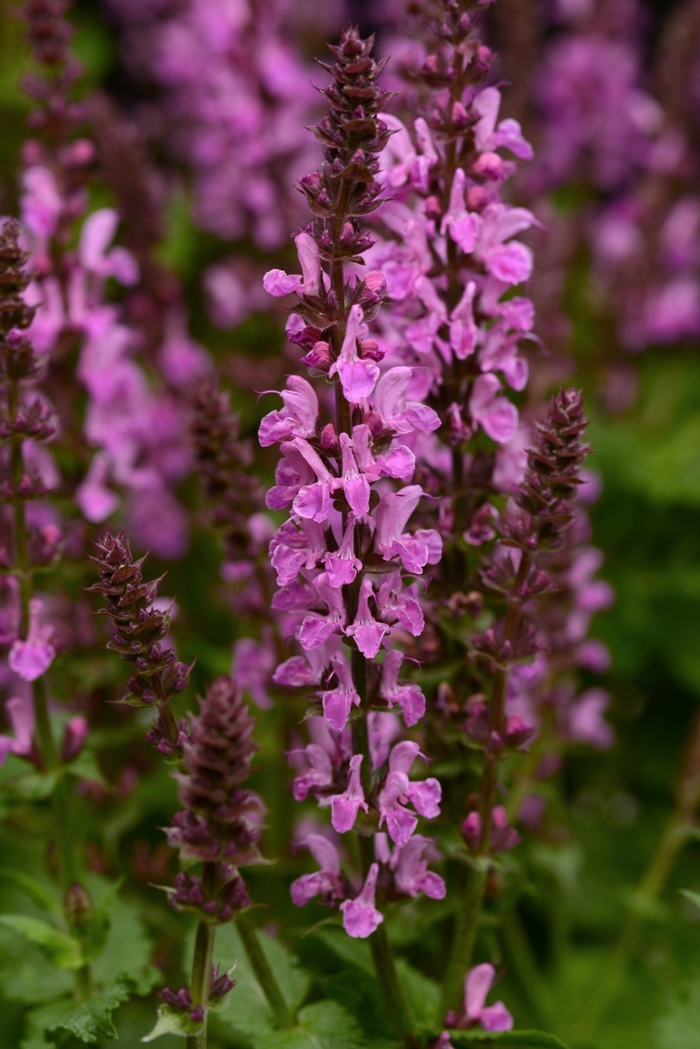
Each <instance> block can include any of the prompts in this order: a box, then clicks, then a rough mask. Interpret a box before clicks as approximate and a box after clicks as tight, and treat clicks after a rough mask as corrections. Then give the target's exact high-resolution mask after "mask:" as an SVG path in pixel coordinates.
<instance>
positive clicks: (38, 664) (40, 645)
mask: <svg viewBox="0 0 700 1049" xmlns="http://www.w3.org/2000/svg"><path fill="white" fill-rule="evenodd" d="M42 612H43V603H42V601H41V599H40V598H38V597H33V598H32V599H31V601H30V602H29V630H28V631H27V637H26V640H25V641H21V640H19V639H18V640H17V641H15V642H14V644H13V645H12V648H11V649H10V655H9V658H8V664H9V667H10V670H11V671H12V672H13V673H14V674H18V675H19V676H20V677H21V678H23V679H24V680H25V681H36V679H37V678H39V677H41V675H42V674H45V673H46V671H47V670H48V669H49V667H50V666H51V664H52V663H53V661H54V659H55V658H56V649H55V648H54V646H53V644H52V643H51V638H52V637H53V628H52V627H50V626H48V625H46V624H42V622H41V616H42Z"/></svg>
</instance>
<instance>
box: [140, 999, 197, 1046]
mask: <svg viewBox="0 0 700 1049" xmlns="http://www.w3.org/2000/svg"><path fill="white" fill-rule="evenodd" d="M201 1026H202V1025H201V1023H194V1022H193V1021H192V1020H190V1018H189V1016H188V1015H187V1013H180V1012H177V1011H176V1010H175V1009H173V1008H171V1006H169V1005H161V1006H160V1008H159V1009H158V1019H157V1020H156V1025H155V1027H154V1028H153V1030H152V1031H149V1033H148V1034H147V1035H144V1037H143V1038H142V1039H141V1041H142V1042H154V1041H155V1040H156V1038H161V1037H162V1036H163V1035H164V1034H174V1035H177V1036H178V1037H179V1038H187V1036H188V1035H190V1034H195V1033H196V1032H197V1031H198V1030H199V1029H200V1028H201Z"/></svg>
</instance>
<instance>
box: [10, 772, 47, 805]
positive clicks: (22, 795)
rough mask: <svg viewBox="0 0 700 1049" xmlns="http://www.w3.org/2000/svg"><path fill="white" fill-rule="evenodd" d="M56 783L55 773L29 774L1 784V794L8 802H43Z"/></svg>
mask: <svg viewBox="0 0 700 1049" xmlns="http://www.w3.org/2000/svg"><path fill="white" fill-rule="evenodd" d="M57 783H58V773H56V772H45V773H44V772H30V773H29V775H27V776H18V777H17V778H16V779H13V780H9V781H6V782H5V783H3V788H2V793H3V794H4V795H5V796H6V797H7V799H8V800H9V801H45V799H46V798H48V797H50V796H51V795H52V794H53V792H54V790H55V788H56V784H57Z"/></svg>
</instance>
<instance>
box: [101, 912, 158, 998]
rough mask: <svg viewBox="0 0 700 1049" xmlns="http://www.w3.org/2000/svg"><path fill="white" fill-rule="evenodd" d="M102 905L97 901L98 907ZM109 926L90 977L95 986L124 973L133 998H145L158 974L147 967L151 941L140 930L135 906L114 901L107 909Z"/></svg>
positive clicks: (138, 916)
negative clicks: (133, 993)
mask: <svg viewBox="0 0 700 1049" xmlns="http://www.w3.org/2000/svg"><path fill="white" fill-rule="evenodd" d="M103 902H104V901H100V904H99V906H101V905H102V903H103ZM111 916H112V922H111V927H110V929H109V932H108V935H107V941H106V943H105V947H104V950H103V951H102V953H101V954H100V956H99V957H98V958H97V960H96V961H95V962H93V964H92V973H93V976H94V978H95V980H96V981H97V982H98V983H102V984H105V985H108V984H111V983H113V982H115V981H116V980H117V979H118V978H119V977H120V976H121V975H122V974H124V973H127V974H128V976H129V979H130V980H131V981H132V982H133V983H134V989H135V993H136V994H148V993H149V992H150V990H151V988H152V987H153V986H154V983H155V982H157V980H156V979H154V974H155V977H156V978H157V976H158V972H157V970H153V969H152V968H151V966H150V965H149V962H150V958H151V953H152V949H151V941H150V938H149V937H148V935H147V934H146V930H145V928H144V924H143V920H142V918H141V916H140V914H139V909H138V907H137V906H136V904H135V903H132V902H131V901H129V900H122V899H120V898H119V897H117V899H115V900H114V902H113V904H112V908H111Z"/></svg>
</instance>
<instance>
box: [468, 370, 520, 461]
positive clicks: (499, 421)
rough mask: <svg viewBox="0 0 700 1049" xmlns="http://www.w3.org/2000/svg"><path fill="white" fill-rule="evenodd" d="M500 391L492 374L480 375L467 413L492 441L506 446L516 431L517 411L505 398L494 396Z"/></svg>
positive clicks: (497, 382) (499, 385) (498, 383)
mask: <svg viewBox="0 0 700 1049" xmlns="http://www.w3.org/2000/svg"><path fill="white" fill-rule="evenodd" d="M500 389H501V384H500V382H499V381H498V379H497V378H496V376H495V375H494V374H493V373H492V372H489V373H487V374H486V375H480V376H479V377H478V378H477V379H476V381H475V383H474V387H473V389H472V395H471V398H470V400H469V411H470V412H471V416H472V419H473V420H474V422H476V423H479V425H480V426H481V427H482V429H483V430H484V431H485V432H486V433H487V434H488V436H489V437H490V438H491V440H492V441H497V442H498V444H507V442H508V441H510V440H512V438H513V437H514V436H515V433H516V431H517V429H518V409H517V408H516V407H515V405H514V404H512V403H511V402H510V401H509V400H508V398H507V397H497V396H496V394H497V393H498V391H499V390H500Z"/></svg>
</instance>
